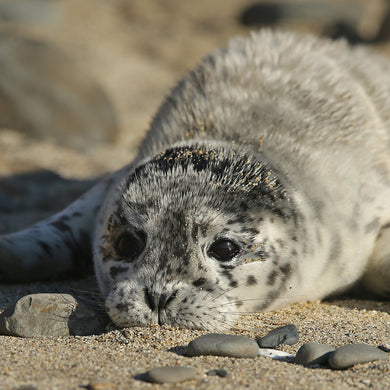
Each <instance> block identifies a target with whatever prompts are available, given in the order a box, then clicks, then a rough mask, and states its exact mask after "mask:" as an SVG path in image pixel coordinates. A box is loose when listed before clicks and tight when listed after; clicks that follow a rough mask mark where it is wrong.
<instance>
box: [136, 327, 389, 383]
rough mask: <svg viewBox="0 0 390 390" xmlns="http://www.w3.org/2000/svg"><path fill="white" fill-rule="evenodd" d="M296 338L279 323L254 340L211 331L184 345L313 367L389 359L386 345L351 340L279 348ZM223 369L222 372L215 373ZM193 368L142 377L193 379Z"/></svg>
mask: <svg viewBox="0 0 390 390" xmlns="http://www.w3.org/2000/svg"><path fill="white" fill-rule="evenodd" d="M298 341H299V334H298V330H297V327H296V326H295V325H292V324H290V325H286V326H281V327H278V328H276V329H274V330H272V331H271V332H270V333H268V334H267V335H266V336H264V337H261V338H259V339H256V340H252V339H250V338H247V337H244V336H236V335H228V334H217V333H210V334H206V335H204V336H200V337H198V338H196V339H195V340H192V341H191V342H190V343H189V344H188V346H187V348H186V356H188V357H194V356H202V355H214V356H228V357H235V358H254V357H256V356H266V357H270V358H272V359H276V360H281V361H286V362H290V363H295V364H301V365H303V366H306V367H312V368H319V367H323V368H331V369H336V370H340V369H346V368H349V367H352V366H354V365H355V364H359V363H369V362H373V361H377V360H388V359H389V356H388V354H387V353H386V352H390V349H389V345H383V346H380V347H378V348H377V347H373V346H371V345H367V344H350V345H345V346H343V347H340V348H338V349H334V348H332V347H330V346H328V345H324V344H317V343H306V344H303V345H302V346H301V348H300V349H299V350H298V352H297V354H296V356H295V357H294V356H293V355H291V354H289V353H286V352H283V351H279V350H277V349H274V348H276V347H277V346H279V345H282V344H286V345H292V344H296V343H297V342H298ZM218 371H223V373H218ZM207 375H219V376H221V377H225V376H228V372H227V371H226V370H211V371H208V372H207ZM195 376H196V371H195V369H194V368H192V367H180V366H178V367H174V366H173V367H158V368H152V369H151V370H149V371H148V372H146V373H145V374H144V375H143V376H142V378H141V379H143V380H145V381H148V382H153V383H166V382H181V381H184V380H189V379H192V378H194V377H195Z"/></svg>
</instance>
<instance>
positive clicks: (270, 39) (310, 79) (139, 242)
mask: <svg viewBox="0 0 390 390" xmlns="http://www.w3.org/2000/svg"><path fill="white" fill-rule="evenodd" d="M389 104H390V65H389V63H388V62H387V60H385V59H383V58H381V57H379V56H377V55H374V54H373V53H370V52H368V51H366V50H365V49H363V48H355V49H351V48H349V47H348V46H347V44H345V43H344V42H330V41H327V40H321V39H318V38H315V37H313V36H303V35H296V34H291V33H284V32H271V31H262V32H259V33H253V34H252V35H251V36H250V37H247V38H236V39H233V40H232V41H231V42H230V43H229V44H228V46H227V47H226V48H224V49H220V50H217V51H215V52H214V53H213V54H211V55H210V56H208V57H206V58H205V59H203V61H202V63H201V65H200V66H198V67H197V68H195V69H194V70H193V71H192V72H190V73H189V74H188V75H187V76H186V77H185V78H184V79H183V80H181V81H180V82H179V84H178V85H177V86H176V87H175V88H174V89H173V91H172V93H171V94H170V95H169V96H168V97H167V99H166V100H165V102H164V103H163V104H162V106H161V107H160V109H159V111H158V112H157V114H156V116H155V117H154V120H153V122H152V124H151V128H150V130H149V132H148V133H147V136H146V138H145V140H144V141H143V143H142V144H141V147H140V151H139V154H138V156H137V157H136V158H135V160H134V161H133V162H132V163H131V164H130V165H128V166H127V167H125V168H123V169H122V170H120V171H118V172H116V173H114V174H113V175H111V176H110V177H108V178H107V179H105V180H103V181H102V182H101V183H99V184H98V185H96V186H95V187H94V188H92V189H91V190H90V191H89V192H88V193H87V194H85V195H84V196H83V197H81V198H80V199H79V200H76V201H75V202H74V203H73V204H71V205H70V206H69V207H68V208H66V209H65V210H63V211H62V212H60V213H58V214H56V215H54V216H52V217H50V218H49V219H47V220H45V221H43V222H40V223H38V224H36V225H34V226H33V227H31V228H29V229H26V230H24V231H21V232H18V233H14V234H9V235H6V236H2V237H1V241H0V245H1V247H0V248H1V249H0V272H1V278H2V280H11V281H12V280H34V279H42V278H54V277H58V276H61V275H63V274H67V273H69V272H71V271H76V272H77V271H80V270H82V269H84V268H85V266H86V265H87V264H88V261H89V258H90V254H91V253H93V261H94V267H95V272H96V277H97V280H98V284H99V286H100V289H101V291H102V294H103V296H104V298H105V306H106V309H107V312H108V314H109V315H110V317H111V319H112V320H113V322H114V323H115V324H117V325H118V326H120V327H126V326H135V325H137V326H138V325H141V326H143V325H148V324H170V325H173V326H178V327H185V328H200V329H207V330H218V329H221V328H224V327H226V326H230V325H232V324H233V323H234V322H235V321H236V320H237V314H239V313H243V312H255V311H261V310H271V309H275V308H278V307H281V306H284V305H287V304H291V303H294V302H297V301H304V300H309V299H319V298H323V297H326V296H329V295H330V294H337V293H340V292H343V291H345V290H348V289H350V288H351V287H353V286H355V285H356V284H357V283H360V284H361V285H363V286H364V287H365V288H366V289H367V290H369V291H371V292H373V293H375V294H378V295H381V296H383V297H387V298H388V297H389V296H390V284H389V281H390V202H389V199H390V153H389V146H390V122H389V119H390V110H389V109H388V107H389Z"/></svg>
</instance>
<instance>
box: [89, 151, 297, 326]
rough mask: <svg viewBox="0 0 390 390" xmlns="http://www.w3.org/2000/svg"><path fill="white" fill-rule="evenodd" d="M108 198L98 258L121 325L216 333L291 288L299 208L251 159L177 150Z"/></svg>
mask: <svg viewBox="0 0 390 390" xmlns="http://www.w3.org/2000/svg"><path fill="white" fill-rule="evenodd" d="M107 199H108V200H107V202H108V204H107V205H106V207H102V210H103V214H102V215H101V216H100V218H101V219H102V222H103V223H102V224H101V227H100V230H98V231H97V232H96V237H95V249H94V252H95V253H94V257H95V267H96V271H97V277H98V280H99V284H100V286H101V288H102V290H103V292H104V294H105V296H106V309H107V312H108V313H109V315H110V317H111V319H112V320H113V321H114V323H116V324H117V325H118V326H121V327H126V326H143V325H148V324H154V323H158V324H170V325H174V326H178V327H183V328H200V329H208V330H215V329H219V328H223V327H225V326H228V325H232V324H233V322H234V321H235V320H236V317H237V312H238V311H240V312H242V311H258V310H261V309H264V308H266V307H267V306H269V305H270V304H271V303H272V302H273V300H274V299H276V298H277V297H278V296H280V294H281V293H282V292H283V291H284V290H285V289H286V288H288V287H287V285H288V280H289V277H290V275H291V273H292V268H293V265H292V262H291V256H290V255H291V251H292V250H293V248H291V245H288V244H287V241H289V242H290V241H291V242H294V241H293V240H291V239H290V238H291V236H292V235H293V234H294V232H293V230H294V229H293V223H291V221H293V220H294V219H296V215H295V209H294V207H293V205H292V201H291V200H290V199H289V196H288V193H287V191H286V190H285V185H284V184H283V183H282V182H281V180H280V178H279V177H278V175H277V174H276V173H275V171H274V170H273V169H271V168H270V167H269V166H268V165H267V164H265V163H264V162H261V161H259V159H258V158H256V157H255V156H252V155H248V154H247V153H243V152H240V151H234V150H232V148H231V147H230V148H229V149H226V150H225V149H224V148H223V147H217V148H213V147H207V146H206V145H192V146H178V147H175V148H172V149H169V150H167V151H165V152H164V153H162V154H159V155H157V156H156V157H154V158H153V159H151V160H149V161H147V162H145V163H143V164H141V165H140V166H138V167H136V168H132V169H131V170H130V172H129V173H128V175H127V177H126V179H125V180H123V181H122V183H121V184H120V185H119V187H117V188H116V189H115V190H114V193H113V194H110V196H109V197H108V198H107ZM288 238H289V239H288ZM286 253H288V256H286V255H285V254H286Z"/></svg>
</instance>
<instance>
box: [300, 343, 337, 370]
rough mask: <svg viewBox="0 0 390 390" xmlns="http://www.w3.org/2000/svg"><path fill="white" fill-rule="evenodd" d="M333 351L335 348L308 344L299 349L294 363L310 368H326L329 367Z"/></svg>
mask: <svg viewBox="0 0 390 390" xmlns="http://www.w3.org/2000/svg"><path fill="white" fill-rule="evenodd" d="M333 351H334V348H332V347H330V346H329V345H324V344H317V343H306V344H303V345H302V347H301V348H299V349H298V352H297V354H296V356H295V360H294V362H295V363H298V364H302V365H303V366H308V367H309V366H314V365H316V364H319V365H321V366H325V365H328V358H329V354H330V353H331V352H333Z"/></svg>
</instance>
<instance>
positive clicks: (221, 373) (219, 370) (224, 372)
mask: <svg viewBox="0 0 390 390" xmlns="http://www.w3.org/2000/svg"><path fill="white" fill-rule="evenodd" d="M206 374H207V375H208V376H219V377H220V378H226V377H227V376H228V375H229V373H228V371H227V370H225V369H223V368H215V369H213V370H209V371H207V372H206Z"/></svg>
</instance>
